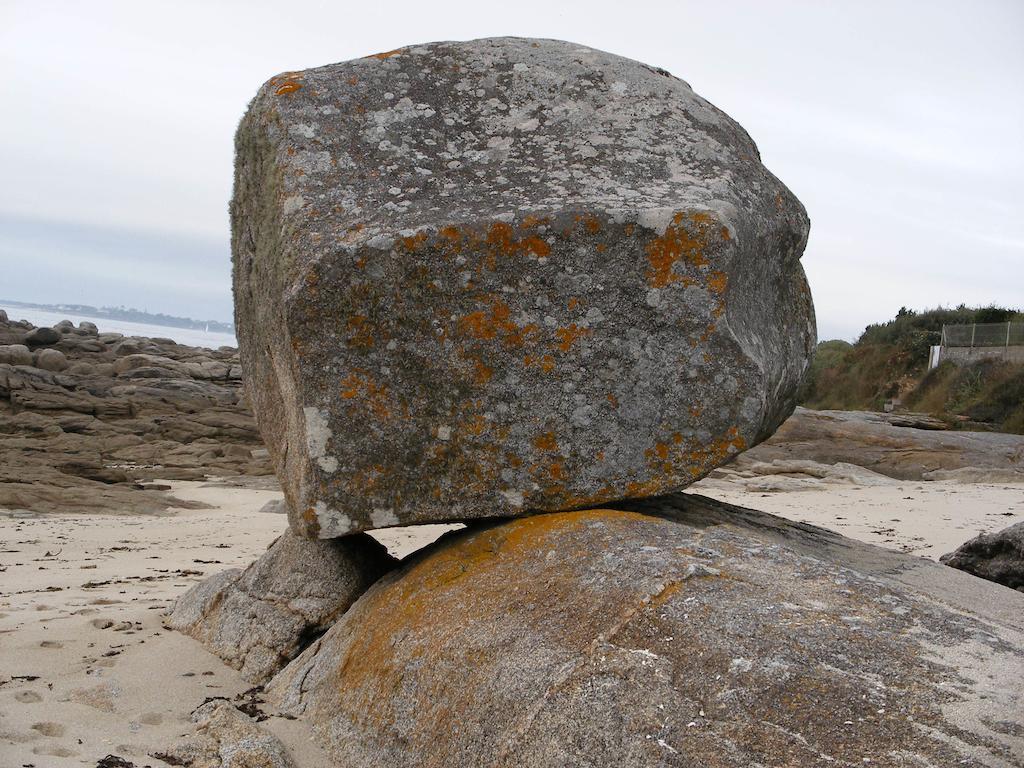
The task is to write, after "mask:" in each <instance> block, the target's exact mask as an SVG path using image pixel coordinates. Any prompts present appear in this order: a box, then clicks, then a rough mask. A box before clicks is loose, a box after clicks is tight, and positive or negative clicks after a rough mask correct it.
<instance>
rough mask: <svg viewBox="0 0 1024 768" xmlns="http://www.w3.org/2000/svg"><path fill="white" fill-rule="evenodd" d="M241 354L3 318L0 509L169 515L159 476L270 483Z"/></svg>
mask: <svg viewBox="0 0 1024 768" xmlns="http://www.w3.org/2000/svg"><path fill="white" fill-rule="evenodd" d="M241 379H242V372H241V366H240V364H239V360H238V352H237V350H235V349H233V348H228V347H222V348H220V349H218V350H210V349H201V348H198V347H189V346H184V345H180V344H176V343H175V342H173V341H172V340H170V339H163V338H142V337H125V336H123V335H121V334H120V333H99V332H98V331H97V328H96V326H95V325H94V324H92V323H89V322H81V323H79V324H78V326H75V325H74V324H72V323H71V322H70V321H67V320H65V321H62V322H60V323H58V324H57V325H55V326H54V327H52V328H45V327H44V328H36V327H34V326H33V325H31V324H30V323H28V322H26V321H15V320H11V319H9V318H8V317H7V314H6V313H5V312H3V311H2V310H0V416H2V418H0V509H5V510H8V511H14V512H17V511H18V510H30V511H31V512H33V513H38V512H72V513H73V512H113V513H125V514H127V513H137V512H152V511H160V510H163V509H166V508H167V506H168V505H169V504H173V505H175V506H187V504H186V503H185V502H182V501H180V500H176V499H168V497H167V496H166V495H165V494H164V493H163V492H162V489H164V490H165V489H166V487H167V486H166V485H161V484H160V483H159V482H156V481H159V480H194V479H203V478H205V477H206V476H207V475H211V474H215V475H222V476H232V475H235V476H237V475H244V476H247V477H259V476H271V475H272V473H273V469H272V467H271V464H270V459H269V456H268V454H267V451H266V449H265V448H264V447H263V442H262V439H261V438H260V434H259V431H258V430H257V428H256V422H255V421H254V419H253V416H252V412H251V411H250V409H249V406H248V403H247V399H246V397H245V394H244V391H243V388H242V381H241Z"/></svg>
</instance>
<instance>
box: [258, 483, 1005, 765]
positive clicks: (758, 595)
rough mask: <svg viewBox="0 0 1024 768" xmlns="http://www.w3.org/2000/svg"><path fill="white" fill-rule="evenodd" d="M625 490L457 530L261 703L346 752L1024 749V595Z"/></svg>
mask: <svg viewBox="0 0 1024 768" xmlns="http://www.w3.org/2000/svg"><path fill="white" fill-rule="evenodd" d="M633 506H634V510H627V509H618V510H615V509H603V510H588V511H580V512H566V513H553V514H543V515H537V516H534V517H526V518H521V519H517V520H513V521H511V522H508V523H504V524H501V525H492V526H487V525H482V526H477V527H475V528H470V529H468V530H465V531H460V532H459V533H457V534H453V535H452V534H450V535H449V536H448V537H447V538H445V539H442V540H441V541H440V542H438V543H437V544H436V545H434V546H433V547H432V548H431V549H429V550H427V551H425V552H423V553H421V554H420V555H418V556H415V557H413V558H412V559H411V560H410V561H408V562H407V563H406V564H405V565H404V566H403V567H402V568H401V569H399V570H397V571H395V572H393V573H392V574H389V575H388V576H386V577H384V578H383V579H382V580H381V581H380V582H378V583H377V584H376V585H375V586H374V587H372V588H371V589H370V590H369V591H367V593H366V594H365V595H363V597H362V598H360V599H359V600H358V601H357V602H356V603H355V604H354V605H353V606H352V607H351V608H350V609H349V611H348V612H347V613H346V614H345V615H344V616H343V617H342V618H341V619H340V620H339V621H338V622H337V623H336V624H335V625H334V626H333V627H332V628H331V629H330V630H329V631H328V632H327V633H326V634H325V635H324V636H323V637H321V638H320V639H319V640H318V641H317V642H316V643H315V644H313V645H312V646H310V647H309V648H308V649H307V650H306V651H305V652H304V653H303V655H301V656H299V657H298V658H297V659H296V660H295V661H293V662H292V663H291V664H290V665H289V666H288V667H287V668H285V670H284V671H283V672H282V673H280V674H279V675H278V676H277V677H276V678H275V679H274V680H273V681H272V683H271V685H270V686H269V688H268V693H269V695H270V698H271V701H272V702H274V703H275V704H276V705H277V706H279V707H282V708H283V711H284V712H290V713H292V714H294V715H296V716H301V717H302V718H303V719H304V720H305V721H306V722H307V723H309V724H310V725H311V726H312V727H313V729H314V733H315V734H316V735H317V736H318V738H319V740H320V742H321V744H322V745H323V746H324V747H325V748H326V749H328V750H329V751H330V752H331V755H332V757H333V758H334V760H335V762H336V763H337V764H338V765H344V766H346V768H370V767H371V766H372V767H373V768H390V767H391V766H394V767H396V768H397V767H398V766H409V765H416V766H423V767H424V768H426V767H428V766H437V767H440V766H450V765H458V766H461V767H462V768H473V767H474V766H480V767H481V768H482V767H483V766H486V767H487V768H500V767H508V768H512V767H514V768H555V767H556V766H557V767H559V768H560V767H561V766H568V765H573V766H575V765H580V766H584V765H585V766H620V767H623V768H640V767H641V766H643V767H646V766H654V765H657V766H679V767H680V768H682V767H683V766H686V767H689V766H695V765H707V766H718V767H719V768H730V767H735V768H748V766H754V765H761V766H769V765H772V766H775V765H779V766H781V765H787V766H810V765H836V766H861V765H866V764H870V765H886V766H890V765H908V766H909V765H922V766H924V765H929V766H953V765H977V766H1011V765H1021V760H1022V759H1024V733H1022V732H1021V730H1020V723H1021V715H1022V713H1024V688H1022V687H1021V685H1020V681H1021V680H1022V679H1024V633H1022V631H1021V630H1022V625H1024V620H1022V618H1021V617H1022V616H1024V611H1022V610H1021V609H1022V608H1024V596H1021V595H1018V594H1016V593H1014V592H1011V591H1008V590H1005V589H1003V588H1002V587H998V586H996V585H990V584H986V583H985V582H982V581H979V580H976V579H971V578H969V577H967V576H966V575H964V574H960V573H958V572H956V571H954V570H952V569H948V568H944V567H942V566H940V565H938V564H936V563H931V562H929V561H925V560H922V559H919V558H912V557H909V556H905V555H902V554H899V553H894V552H888V551H885V550H881V549H878V548H874V547H870V546H868V545H864V544H859V543H858V542H854V541H852V540H849V539H845V538H844V537H842V536H839V535H838V534H834V533H831V532H829V531H825V530H822V529H819V528H814V527H813V526H808V525H802V524H798V523H792V522H789V521H785V520H782V519H781V518H775V517H772V516H771V515H766V514H763V513H759V512H755V511H752V510H745V509H741V508H737V507H731V506H729V505H724V504H720V503H717V502H712V501H710V500H707V499H702V498H701V497H697V496H690V495H677V496H671V497H665V498H662V499H658V500H651V501H648V502H643V503H638V504H634V505H633ZM636 510H639V512H638V511H636ZM997 592H998V593H1000V594H1005V598H999V599H1000V600H1002V602H1001V603H999V604H998V605H997V604H996V598H997V594H996V593H997ZM1014 601H1016V602H1014ZM958 602H959V603H960V604H959V605H958ZM1000 606H1005V607H1006V610H1005V611H1003V615H1002V616H997V615H996V614H998V613H999V611H1000V610H1001V608H1000ZM986 612H989V613H990V615H985V614H986Z"/></svg>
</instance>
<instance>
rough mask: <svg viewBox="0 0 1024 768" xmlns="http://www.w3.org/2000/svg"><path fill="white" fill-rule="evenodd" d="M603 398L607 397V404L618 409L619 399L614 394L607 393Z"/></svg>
mask: <svg viewBox="0 0 1024 768" xmlns="http://www.w3.org/2000/svg"><path fill="white" fill-rule="evenodd" d="M605 397H607V398H608V402H609V403H611V404H612V408H618V407H619V398H617V397H616V396H615V395H614V394H612V393H611V392H609V393H608V394H607V395H605Z"/></svg>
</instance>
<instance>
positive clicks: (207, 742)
mask: <svg viewBox="0 0 1024 768" xmlns="http://www.w3.org/2000/svg"><path fill="white" fill-rule="evenodd" d="M192 721H193V722H194V723H196V726H197V727H196V733H195V734H194V735H193V736H190V737H188V738H187V739H184V740H183V741H181V742H180V743H178V744H176V745H175V746H174V747H172V748H171V749H169V750H167V751H166V752H162V753H160V754H159V755H157V757H159V758H160V759H161V760H163V761H164V762H165V763H167V764H168V765H181V766H186V768H294V766H295V763H294V761H293V760H292V759H291V757H290V756H289V754H288V750H287V749H285V746H284V745H283V744H282V743H281V742H280V741H279V740H278V739H277V737H276V736H274V735H273V734H272V733H270V732H269V731H268V730H266V729H265V728H263V727H261V726H260V725H259V723H258V722H257V721H256V720H255V719H254V718H252V717H249V716H248V715H246V714H245V713H244V712H240V711H239V710H238V709H236V708H235V707H234V706H233V705H232V704H231V703H230V702H228V701H225V700H224V699H214V700H212V701H209V702H207V703H205V704H203V705H202V706H201V707H199V708H198V709H197V710H196V711H195V712H193V713H192Z"/></svg>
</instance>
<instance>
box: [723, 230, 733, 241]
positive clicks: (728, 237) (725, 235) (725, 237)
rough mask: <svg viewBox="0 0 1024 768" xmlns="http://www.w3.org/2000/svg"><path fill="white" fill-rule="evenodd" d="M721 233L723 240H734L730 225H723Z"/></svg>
mask: <svg viewBox="0 0 1024 768" xmlns="http://www.w3.org/2000/svg"><path fill="white" fill-rule="evenodd" d="M721 234H722V239H723V240H732V235H730V234H729V228H728V227H722V233H721Z"/></svg>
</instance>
